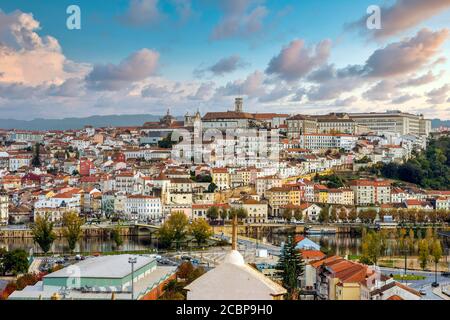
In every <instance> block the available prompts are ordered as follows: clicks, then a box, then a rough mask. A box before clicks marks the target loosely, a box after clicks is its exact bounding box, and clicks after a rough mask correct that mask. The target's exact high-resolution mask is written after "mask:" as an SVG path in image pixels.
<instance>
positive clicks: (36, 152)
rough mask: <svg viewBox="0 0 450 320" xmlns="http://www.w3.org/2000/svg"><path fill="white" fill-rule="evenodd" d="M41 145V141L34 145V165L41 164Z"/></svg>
mask: <svg viewBox="0 0 450 320" xmlns="http://www.w3.org/2000/svg"><path fill="white" fill-rule="evenodd" d="M40 147H41V145H40V144H39V143H36V144H35V146H34V152H33V159H31V165H32V166H33V167H40V166H41V159H40Z"/></svg>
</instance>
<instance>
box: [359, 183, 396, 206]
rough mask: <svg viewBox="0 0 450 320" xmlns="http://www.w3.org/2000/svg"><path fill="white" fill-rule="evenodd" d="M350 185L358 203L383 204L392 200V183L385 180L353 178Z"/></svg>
mask: <svg viewBox="0 0 450 320" xmlns="http://www.w3.org/2000/svg"><path fill="white" fill-rule="evenodd" d="M350 187H351V189H352V190H353V193H354V199H355V204H356V205H371V204H383V203H389V202H390V201H391V184H390V183H389V182H387V181H385V180H367V179H360V180H353V181H351V182H350Z"/></svg>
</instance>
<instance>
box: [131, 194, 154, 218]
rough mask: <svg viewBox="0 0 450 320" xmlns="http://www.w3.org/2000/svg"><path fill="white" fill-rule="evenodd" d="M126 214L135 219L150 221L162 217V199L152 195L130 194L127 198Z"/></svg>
mask: <svg viewBox="0 0 450 320" xmlns="http://www.w3.org/2000/svg"><path fill="white" fill-rule="evenodd" d="M125 215H126V216H128V217H129V218H130V220H134V221H150V220H156V219H160V218H161V217H162V205H161V199H160V198H157V197H151V196H143V195H130V196H127V197H126V200H125Z"/></svg>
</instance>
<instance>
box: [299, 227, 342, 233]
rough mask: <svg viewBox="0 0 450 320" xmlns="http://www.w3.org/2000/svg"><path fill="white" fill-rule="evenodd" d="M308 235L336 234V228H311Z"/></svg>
mask: <svg viewBox="0 0 450 320" xmlns="http://www.w3.org/2000/svg"><path fill="white" fill-rule="evenodd" d="M306 234H336V229H335V228H309V229H307V230H306Z"/></svg>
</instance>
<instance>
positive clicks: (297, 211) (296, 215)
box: [294, 208, 303, 221]
mask: <svg viewBox="0 0 450 320" xmlns="http://www.w3.org/2000/svg"><path fill="white" fill-rule="evenodd" d="M302 218H303V212H302V210H301V209H298V208H297V209H295V210H294V219H295V221H301V220H302Z"/></svg>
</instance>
